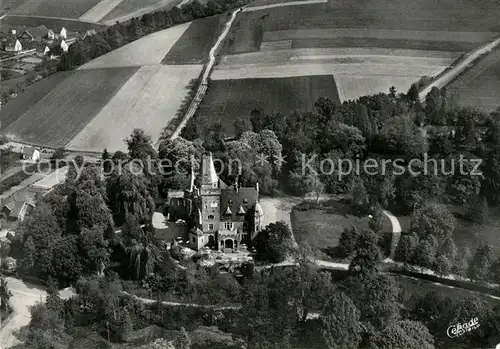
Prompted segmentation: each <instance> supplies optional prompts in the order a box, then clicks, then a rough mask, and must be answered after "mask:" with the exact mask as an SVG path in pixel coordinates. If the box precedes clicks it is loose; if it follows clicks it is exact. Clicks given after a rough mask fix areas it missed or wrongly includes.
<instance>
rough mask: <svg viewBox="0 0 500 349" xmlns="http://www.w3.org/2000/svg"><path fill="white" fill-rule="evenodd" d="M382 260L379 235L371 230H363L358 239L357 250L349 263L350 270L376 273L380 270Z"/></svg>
mask: <svg viewBox="0 0 500 349" xmlns="http://www.w3.org/2000/svg"><path fill="white" fill-rule="evenodd" d="M380 260H381V253H380V249H379V247H378V236H377V235H376V234H375V233H374V232H372V231H371V230H362V231H361V232H360V234H359V235H358V238H357V241H356V250H355V252H354V257H353V258H352V260H351V263H350V264H349V270H350V271H351V272H355V273H361V274H370V273H374V272H376V271H378V263H379V262H380Z"/></svg>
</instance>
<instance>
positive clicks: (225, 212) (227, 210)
mask: <svg viewBox="0 0 500 349" xmlns="http://www.w3.org/2000/svg"><path fill="white" fill-rule="evenodd" d="M224 214H227V215H231V214H233V212H232V211H231V209H230V208H229V206H228V207H227V208H226V210H225V211H224Z"/></svg>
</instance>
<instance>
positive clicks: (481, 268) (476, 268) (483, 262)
mask: <svg viewBox="0 0 500 349" xmlns="http://www.w3.org/2000/svg"><path fill="white" fill-rule="evenodd" d="M494 262H495V254H494V253H493V249H492V247H491V246H490V245H488V244H482V245H480V246H479V247H478V248H477V249H476V253H474V256H473V257H472V261H471V263H470V264H469V269H468V272H467V275H468V277H469V278H471V279H472V280H476V281H480V282H481V281H482V282H487V281H490V279H491V274H490V270H491V266H492V264H493V263H494Z"/></svg>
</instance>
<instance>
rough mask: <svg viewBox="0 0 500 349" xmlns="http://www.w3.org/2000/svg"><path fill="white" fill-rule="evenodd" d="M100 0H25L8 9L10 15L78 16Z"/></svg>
mask: <svg viewBox="0 0 500 349" xmlns="http://www.w3.org/2000/svg"><path fill="white" fill-rule="evenodd" d="M99 1H100V0H72V1H57V0H26V1H25V2H24V3H23V4H22V5H20V6H18V7H17V8H15V9H13V10H12V11H10V13H9V14H11V15H21V16H38V17H60V18H78V17H80V16H81V15H83V14H84V13H85V12H87V11H88V10H90V9H91V8H92V7H94V6H95V5H96V4H97V3H98V2H99Z"/></svg>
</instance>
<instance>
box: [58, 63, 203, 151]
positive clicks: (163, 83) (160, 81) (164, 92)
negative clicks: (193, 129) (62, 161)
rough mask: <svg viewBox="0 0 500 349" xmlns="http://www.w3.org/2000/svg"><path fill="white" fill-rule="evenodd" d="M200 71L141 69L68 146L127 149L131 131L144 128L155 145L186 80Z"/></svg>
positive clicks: (179, 100) (192, 68)
mask: <svg viewBox="0 0 500 349" xmlns="http://www.w3.org/2000/svg"><path fill="white" fill-rule="evenodd" d="M201 69H202V66H201V65H185V66H179V65H177V66H161V65H157V66H144V67H141V68H140V69H139V70H138V71H137V72H136V73H135V74H134V75H133V76H132V77H131V78H130V79H129V80H128V81H127V82H126V83H125V84H124V85H123V87H121V89H120V90H119V91H118V92H117V93H116V95H115V96H114V97H113V98H111V99H110V100H109V101H108V102H107V103H106V104H105V105H103V108H102V110H100V111H99V113H98V114H97V115H96V116H95V117H94V118H93V119H92V120H91V121H90V122H89V123H88V124H87V125H86V126H85V127H84V128H83V129H81V131H80V132H79V133H78V134H77V135H76V137H74V139H73V140H71V142H70V143H69V144H68V145H67V147H68V148H69V149H76V150H86V151H99V152H100V151H102V150H103V149H104V148H107V149H108V150H109V151H112V152H113V151H117V150H126V144H125V143H124V141H123V140H124V139H125V138H126V137H128V136H129V135H130V134H131V133H132V131H133V130H134V128H141V129H143V130H144V131H145V132H146V133H147V134H149V135H150V136H151V137H152V139H153V142H156V141H157V140H158V139H159V138H160V136H161V133H162V131H163V128H164V127H165V126H167V124H168V122H169V121H170V120H172V119H173V118H174V117H175V115H176V113H177V110H178V109H179V107H180V105H181V103H182V100H183V98H184V96H185V95H186V93H187V90H186V86H187V85H188V84H189V81H190V80H191V79H193V78H196V77H197V76H198V75H199V74H200V71H201ZM104 70H107V69H104ZM88 71H89V72H93V71H95V70H88ZM94 115H95V114H94ZM109 125H113V126H112V128H110V127H109Z"/></svg>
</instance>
